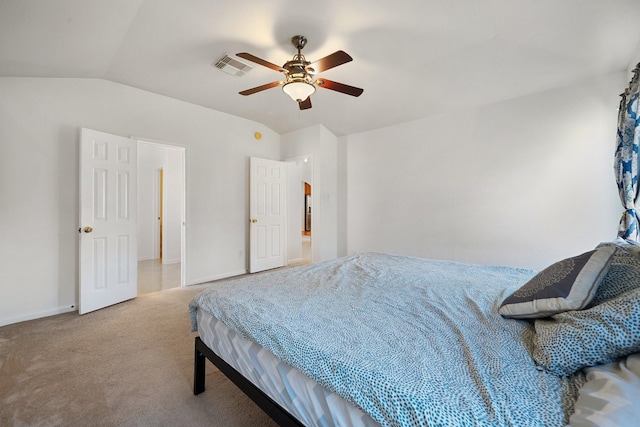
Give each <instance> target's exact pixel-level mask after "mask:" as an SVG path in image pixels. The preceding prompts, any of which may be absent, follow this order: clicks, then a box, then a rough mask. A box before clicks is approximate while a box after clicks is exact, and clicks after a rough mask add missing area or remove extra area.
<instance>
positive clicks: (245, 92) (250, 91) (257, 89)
mask: <svg viewBox="0 0 640 427" xmlns="http://www.w3.org/2000/svg"><path fill="white" fill-rule="evenodd" d="M283 84H284V82H281V81H277V82H271V83H267V84H266V85H262V86H257V87H254V88H251V89H246V90H243V91H242V92H238V93H240V95H245V96H247V95H252V94H254V93H256V92H261V91H263V90H267V89H271V88H272V87H276V86H282V85H283Z"/></svg>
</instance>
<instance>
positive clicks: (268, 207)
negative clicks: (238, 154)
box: [249, 157, 287, 273]
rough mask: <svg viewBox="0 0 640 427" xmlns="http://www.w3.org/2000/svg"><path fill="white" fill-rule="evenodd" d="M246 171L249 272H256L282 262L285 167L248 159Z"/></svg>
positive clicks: (277, 265) (254, 158) (283, 259)
mask: <svg viewBox="0 0 640 427" xmlns="http://www.w3.org/2000/svg"><path fill="white" fill-rule="evenodd" d="M249 170H250V179H249V186H250V190H249V273H256V272H258V271H263V270H268V269H271V268H277V267H282V266H283V265H284V263H285V253H286V243H285V242H286V240H285V237H286V194H287V191H286V189H287V176H286V170H287V164H286V163H284V162H278V161H275V160H267V159H259V158H256V157H251V159H250V160H249Z"/></svg>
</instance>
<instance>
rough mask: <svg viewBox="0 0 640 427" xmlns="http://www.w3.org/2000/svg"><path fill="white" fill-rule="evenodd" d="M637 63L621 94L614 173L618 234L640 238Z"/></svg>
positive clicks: (639, 133)
mask: <svg viewBox="0 0 640 427" xmlns="http://www.w3.org/2000/svg"><path fill="white" fill-rule="evenodd" d="M639 76H640V64H638V65H637V66H636V68H635V70H633V78H632V79H631V82H630V83H629V87H628V88H627V89H625V91H624V93H623V94H622V95H620V96H621V97H622V99H621V100H620V109H619V111H618V134H617V138H616V142H617V144H618V146H617V148H616V156H615V165H614V168H615V174H616V182H617V183H618V192H619V193H620V200H621V201H622V206H623V207H624V209H625V210H624V213H623V214H622V218H621V219H620V226H619V227H618V236H620V237H623V238H625V239H628V240H634V241H636V242H640V229H639V223H638V217H639V215H638V210H637V209H636V201H637V200H638V147H639V146H640V117H638V86H639V79H640V77H639Z"/></svg>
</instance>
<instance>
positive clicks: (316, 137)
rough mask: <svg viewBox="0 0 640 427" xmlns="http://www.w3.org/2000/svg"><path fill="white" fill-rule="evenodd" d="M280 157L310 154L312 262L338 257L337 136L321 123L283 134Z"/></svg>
mask: <svg viewBox="0 0 640 427" xmlns="http://www.w3.org/2000/svg"><path fill="white" fill-rule="evenodd" d="M281 141H282V158H283V159H289V158H294V157H298V156H305V155H311V156H312V158H313V179H312V180H313V183H312V188H311V198H312V202H311V204H312V206H313V214H312V220H311V246H312V252H313V253H312V257H313V259H312V261H313V262H318V261H325V260H329V259H334V258H336V257H337V256H338V242H337V232H338V225H337V221H338V216H337V197H338V182H337V167H338V166H337V164H338V153H337V138H336V136H335V135H333V134H332V133H331V132H329V131H328V130H327V128H325V127H324V126H322V125H317V126H311V127H308V128H305V129H302V130H298V131H295V132H290V133H287V134H284V135H282V137H281Z"/></svg>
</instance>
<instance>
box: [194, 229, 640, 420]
mask: <svg viewBox="0 0 640 427" xmlns="http://www.w3.org/2000/svg"><path fill="white" fill-rule="evenodd" d="M568 265H571V266H572V267H571V269H569V268H568V267H567V266H568ZM563 275H564V276H563ZM560 276H562V277H560ZM558 278H560V279H561V280H558ZM567 281H569V282H570V284H569V285H567ZM543 282H544V283H545V284H546V285H545V286H541V285H540V283H543ZM550 291H552V292H551V293H550ZM638 301H640V247H638V246H637V245H635V244H633V243H630V242H627V241H623V240H618V241H615V242H609V243H604V244H601V245H599V246H598V247H597V248H594V249H593V250H591V251H589V252H587V253H585V254H581V255H580V256H577V257H573V258H571V259H568V260H562V261H560V262H558V263H555V264H554V265H552V266H550V267H549V268H548V269H545V270H543V271H542V272H535V271H532V270H528V269H519V268H511V267H500V266H483V265H473V264H463V263H456V262H449V261H437V260H426V259H421V258H414V257H406V256H397V255H389V254H380V253H363V254H356V255H353V256H349V257H345V258H341V259H338V260H333V261H327V262H323V263H318V264H312V265H307V266H300V267H295V268H289V269H283V270H277V271H272V272H268V273H263V274H258V275H252V276H248V277H244V278H240V279H234V280H229V281H224V282H221V283H216V284H214V285H212V286H211V287H210V288H208V289H207V290H205V291H204V292H202V293H201V294H200V295H199V296H197V297H196V298H195V299H193V300H192V301H191V303H190V307H189V308H190V315H191V321H192V329H193V330H194V331H198V335H199V336H198V337H196V345H195V364H194V393H196V394H199V393H201V392H202V391H204V378H205V358H206V359H209V360H210V361H212V362H213V363H214V364H215V365H216V366H218V367H219V369H220V370H221V371H222V372H223V373H225V374H226V375H227V376H228V377H229V378H230V379H232V380H233V381H234V382H236V384H238V385H239V386H240V387H241V388H242V390H243V391H244V392H245V393H246V394H247V395H248V396H250V397H251V398H252V399H253V400H254V401H255V402H256V403H257V404H259V405H260V406H261V407H262V408H263V409H264V410H265V411H267V413H269V414H270V415H271V416H272V417H273V418H274V420H276V421H277V422H278V423H279V424H280V425H307V426H316V425H318V426H325V425H339V426H372V425H382V426H415V425H425V426H426V425H428V426H436V425H443V426H444V425H446V426H470V425H471V426H564V425H566V424H569V423H571V425H572V426H574V427H579V426H581V425H593V424H588V422H589V421H588V420H589V419H592V418H593V417H594V414H593V408H594V406H597V405H594V403H593V402H594V399H595V400H598V399H600V400H602V396H601V395H598V393H601V389H600V388H598V387H596V388H595V389H597V390H595V391H594V388H593V387H592V386H593V384H594V381H596V380H592V381H590V380H589V378H590V377H589V375H591V377H594V376H595V378H597V381H598V384H600V383H602V381H601V380H602V376H603V375H604V376H607V378H611V377H612V376H615V375H616V374H615V373H619V372H623V371H624V375H626V377H625V376H624V375H623V377H624V378H623V380H621V381H622V382H623V383H624V384H631V385H630V386H628V387H626V386H625V387H619V388H620V389H624V392H623V393H622V395H621V396H620V397H619V398H616V400H617V401H620V402H623V401H625V399H626V401H628V400H629V393H640V388H638V387H637V385H634V384H633V381H634V378H636V377H633V375H635V374H637V375H638V376H637V377H638V378H640V372H635V371H634V369H631V368H628V366H631V367H637V366H638V365H640V363H636V362H633V360H632V361H630V362H629V363H627V358H631V357H635V355H634V353H637V352H640V304H638ZM594 325H595V326H594ZM558 340H560V341H558ZM585 343H586V344H585ZM594 343H595V344H594ZM631 362H633V363H631ZM611 364H614V365H615V366H613V365H611ZM612 366H613V367H612ZM621 366H623V367H624V369H622V368H621ZM590 367H591V368H590ZM588 369H593V370H596V371H595V372H597V373H598V374H597V375H596V374H595V373H594V372H593V371H588ZM598 369H604V371H603V372H604V373H603V374H602V375H600V373H599V371H597V370H598ZM612 372H613V374H612ZM629 372H631V374H630V373H629ZM618 377H620V375H618ZM629 378H631V379H629ZM610 388H611V387H609V389H610ZM581 390H582V391H583V393H582V394H581ZM583 396H585V397H583ZM635 396H636V397H637V396H638V394H636V395H635ZM611 399H612V398H611ZM585 402H586V403H585ZM600 406H602V405H600ZM622 406H625V405H622ZM630 406H631V405H626V407H627V408H629V407H630ZM632 409H633V408H632ZM604 412H606V411H604V410H603V409H602V408H600V410H599V411H598V413H597V414H596V415H597V416H607V415H606V414H604ZM623 412H624V411H623ZM603 414H604V415H603ZM619 415H620V411H619V410H617V411H616V414H615V416H619ZM625 416H629V415H625ZM572 417H573V419H572ZM580 417H581V418H580Z"/></svg>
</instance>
